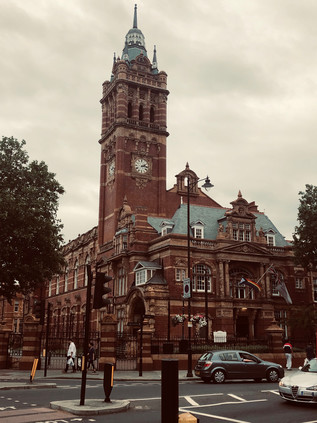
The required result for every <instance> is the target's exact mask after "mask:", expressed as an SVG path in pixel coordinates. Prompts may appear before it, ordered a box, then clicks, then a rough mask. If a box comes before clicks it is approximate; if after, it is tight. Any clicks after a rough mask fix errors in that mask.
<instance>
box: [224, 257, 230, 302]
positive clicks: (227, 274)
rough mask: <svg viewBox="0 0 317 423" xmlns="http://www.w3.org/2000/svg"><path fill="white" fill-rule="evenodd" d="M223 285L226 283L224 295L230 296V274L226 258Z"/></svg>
mask: <svg viewBox="0 0 317 423" xmlns="http://www.w3.org/2000/svg"><path fill="white" fill-rule="evenodd" d="M225 285H226V289H225V296H226V297H229V296H230V275H229V261H228V260H227V261H226V262H225Z"/></svg>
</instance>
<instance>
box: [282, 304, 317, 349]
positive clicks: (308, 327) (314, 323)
mask: <svg viewBox="0 0 317 423" xmlns="http://www.w3.org/2000/svg"><path fill="white" fill-rule="evenodd" d="M287 323H288V325H289V326H290V327H291V329H292V332H293V331H294V330H296V329H297V332H298V333H301V334H303V333H304V334H306V335H307V336H308V339H307V341H313V340H314V338H315V333H316V327H317V312H316V309H315V307H314V304H308V305H305V306H297V307H293V309H292V313H291V314H290V318H289V319H288V322H287Z"/></svg>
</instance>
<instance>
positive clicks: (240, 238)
mask: <svg viewBox="0 0 317 423" xmlns="http://www.w3.org/2000/svg"><path fill="white" fill-rule="evenodd" d="M239 241H244V231H239Z"/></svg>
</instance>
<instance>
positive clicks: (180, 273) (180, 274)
mask: <svg viewBox="0 0 317 423" xmlns="http://www.w3.org/2000/svg"><path fill="white" fill-rule="evenodd" d="M185 278H186V271H185V269H176V276H175V279H176V280H177V281H178V282H181V281H183V280H184V279H185Z"/></svg>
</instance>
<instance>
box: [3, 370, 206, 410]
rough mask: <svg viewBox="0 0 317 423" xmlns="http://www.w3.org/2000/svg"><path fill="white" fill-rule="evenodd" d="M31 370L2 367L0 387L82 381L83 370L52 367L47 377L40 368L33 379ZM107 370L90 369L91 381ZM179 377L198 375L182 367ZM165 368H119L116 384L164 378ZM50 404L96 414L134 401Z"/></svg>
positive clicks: (67, 401)
mask: <svg viewBox="0 0 317 423" xmlns="http://www.w3.org/2000/svg"><path fill="white" fill-rule="evenodd" d="M30 374H31V372H30V371H27V370H14V369H0V391H1V390H8V389H41V388H56V387H57V383H55V382H52V380H56V379H77V380H78V381H81V379H82V374H81V372H80V371H78V372H76V373H73V372H71V371H69V372H68V373H63V371H62V370H51V369H48V370H47V373H46V377H45V376H44V370H37V371H36V374H35V377H34V379H33V381H32V382H31V381H30ZM103 377H104V374H103V371H99V372H96V373H93V372H91V371H89V370H88V371H87V381H89V380H100V381H101V383H102V382H103ZM178 379H179V380H194V379H197V380H199V378H197V377H196V376H193V377H187V370H179V372H178ZM160 380H161V371H160V370H155V371H143V372H142V375H141V376H140V374H139V371H123V370H117V371H115V372H114V384H115V383H116V382H118V381H138V382H145V381H160ZM50 407H51V408H52V409H55V410H63V411H67V412H69V413H72V414H75V415H79V416H93V415H99V414H110V413H118V412H122V411H126V410H128V408H129V407H130V402H129V401H127V400H120V401H119V400H115V399H112V398H111V402H105V401H104V399H100V398H99V399H85V401H84V404H83V405H80V400H79V399H76V400H64V401H53V402H51V403H50Z"/></svg>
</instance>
